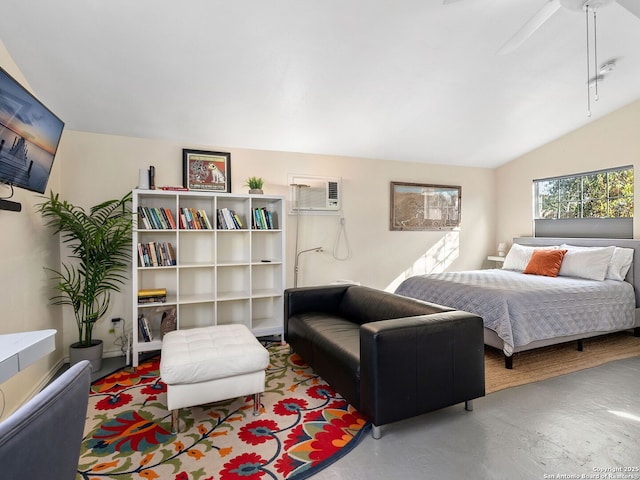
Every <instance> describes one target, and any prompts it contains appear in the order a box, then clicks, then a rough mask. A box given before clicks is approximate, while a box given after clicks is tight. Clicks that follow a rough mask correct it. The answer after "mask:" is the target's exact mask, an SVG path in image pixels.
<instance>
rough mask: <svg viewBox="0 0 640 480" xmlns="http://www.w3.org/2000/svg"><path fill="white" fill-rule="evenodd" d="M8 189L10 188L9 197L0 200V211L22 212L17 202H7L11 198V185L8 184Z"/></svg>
mask: <svg viewBox="0 0 640 480" xmlns="http://www.w3.org/2000/svg"><path fill="white" fill-rule="evenodd" d="M7 186H8V187H10V188H11V195H9V196H8V197H6V198H0V210H7V211H9V212H19V211H21V210H22V204H20V203H18V202H12V201H10V200H7V199H8V198H11V197H13V193H14V192H13V185H11V184H8V185H7Z"/></svg>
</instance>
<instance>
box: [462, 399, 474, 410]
mask: <svg viewBox="0 0 640 480" xmlns="http://www.w3.org/2000/svg"><path fill="white" fill-rule="evenodd" d="M464 409H465V410H466V411H467V412H473V400H467V401H466V402H464Z"/></svg>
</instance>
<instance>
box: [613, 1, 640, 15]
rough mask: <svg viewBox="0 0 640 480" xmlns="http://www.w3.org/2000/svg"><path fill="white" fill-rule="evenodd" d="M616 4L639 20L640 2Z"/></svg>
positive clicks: (620, 2)
mask: <svg viewBox="0 0 640 480" xmlns="http://www.w3.org/2000/svg"><path fill="white" fill-rule="evenodd" d="M618 3H619V4H620V5H622V6H623V7H624V8H626V9H627V10H629V12H631V13H632V14H633V15H635V16H636V17H638V18H640V2H639V1H638V0H618Z"/></svg>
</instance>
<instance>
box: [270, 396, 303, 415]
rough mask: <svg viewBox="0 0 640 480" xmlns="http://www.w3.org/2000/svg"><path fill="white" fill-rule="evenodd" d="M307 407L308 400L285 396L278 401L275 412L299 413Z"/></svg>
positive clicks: (285, 413)
mask: <svg viewBox="0 0 640 480" xmlns="http://www.w3.org/2000/svg"><path fill="white" fill-rule="evenodd" d="M305 408H307V402H306V401H304V400H302V399H300V398H285V399H284V400H280V401H279V402H278V403H276V405H275V407H273V413H275V414H276V415H298V414H299V413H300V411H301V410H304V409H305Z"/></svg>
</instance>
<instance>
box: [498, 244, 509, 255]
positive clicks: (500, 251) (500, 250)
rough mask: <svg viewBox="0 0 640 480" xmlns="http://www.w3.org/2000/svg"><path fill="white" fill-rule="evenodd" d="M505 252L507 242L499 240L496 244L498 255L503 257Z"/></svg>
mask: <svg viewBox="0 0 640 480" xmlns="http://www.w3.org/2000/svg"><path fill="white" fill-rule="evenodd" d="M506 254H507V244H506V243H504V242H500V243H499V244H498V256H499V257H504V256H505V255H506Z"/></svg>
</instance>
